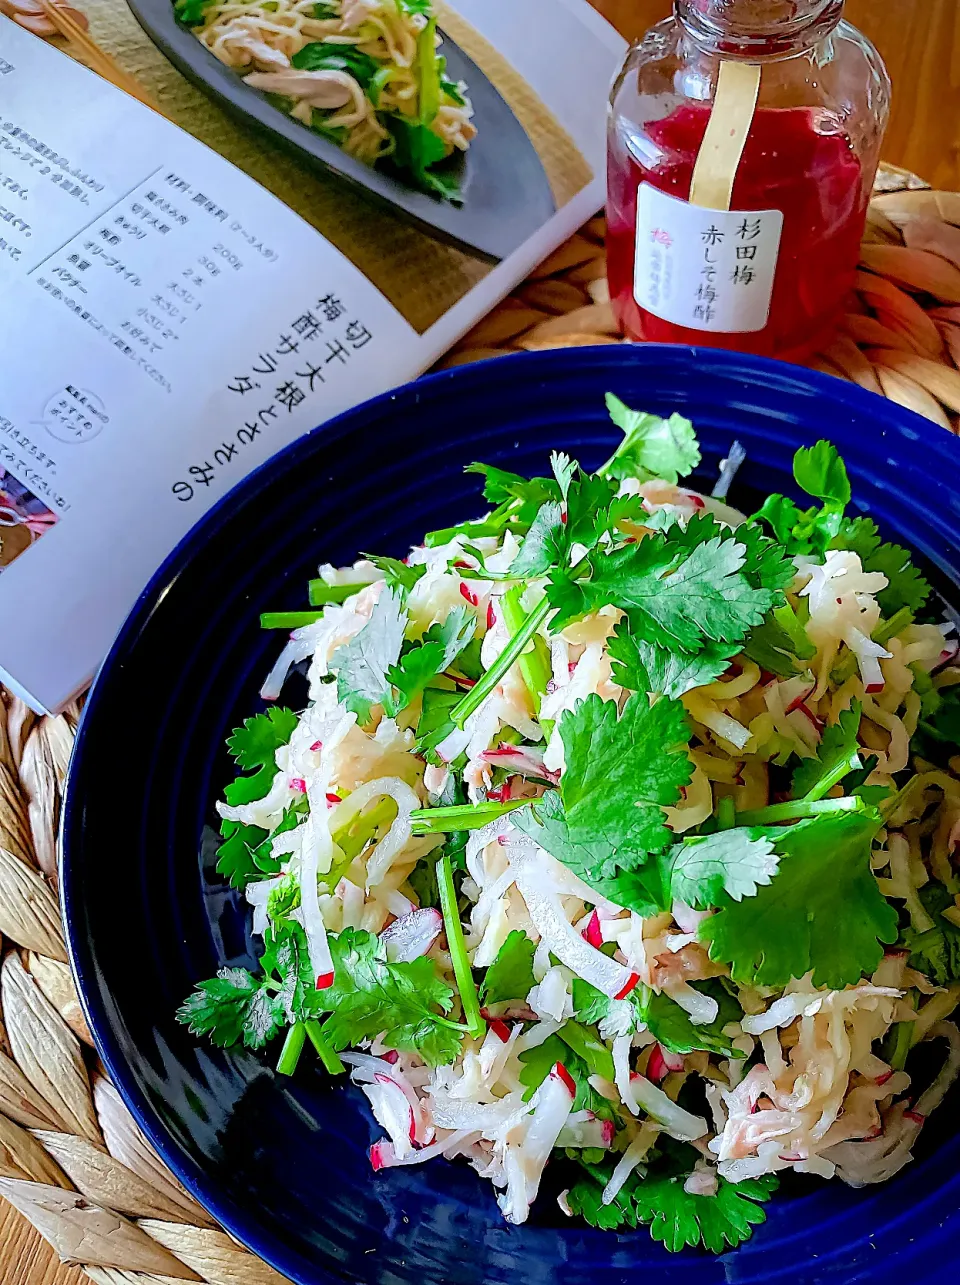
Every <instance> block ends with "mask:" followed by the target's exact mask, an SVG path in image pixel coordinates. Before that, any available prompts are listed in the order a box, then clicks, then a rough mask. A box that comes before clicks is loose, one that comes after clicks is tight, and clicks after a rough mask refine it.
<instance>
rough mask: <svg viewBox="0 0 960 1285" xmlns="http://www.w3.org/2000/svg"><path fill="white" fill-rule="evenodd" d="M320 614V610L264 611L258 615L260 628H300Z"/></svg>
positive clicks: (310, 623) (315, 619) (317, 617)
mask: <svg viewBox="0 0 960 1285" xmlns="http://www.w3.org/2000/svg"><path fill="white" fill-rule="evenodd" d="M322 615H323V612H322V611H265V612H263V614H262V615H261V616H260V628H261V629H300V628H301V627H302V626H303V625H312V624H314V623H315V622H316V621H318V620H319V619H320V617H321V616H322Z"/></svg>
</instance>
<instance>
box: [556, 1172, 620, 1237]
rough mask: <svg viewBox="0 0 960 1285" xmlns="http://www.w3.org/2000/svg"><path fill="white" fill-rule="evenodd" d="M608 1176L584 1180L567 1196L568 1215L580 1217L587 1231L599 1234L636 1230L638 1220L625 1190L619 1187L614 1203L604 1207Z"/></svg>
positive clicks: (584, 1178)
mask: <svg viewBox="0 0 960 1285" xmlns="http://www.w3.org/2000/svg"><path fill="white" fill-rule="evenodd" d="M608 1177H609V1174H604V1176H603V1178H602V1180H600V1181H597V1180H596V1179H594V1178H591V1177H583V1178H581V1179H579V1181H577V1182H575V1183H574V1184H573V1186H572V1187H571V1188H570V1190H569V1191H568V1192H567V1205H568V1207H569V1208H570V1211H571V1213H573V1214H576V1215H579V1216H580V1217H581V1218H582V1219H583V1221H584V1222H585V1223H587V1225H588V1226H590V1227H596V1228H597V1229H598V1230H600V1231H619V1230H620V1229H621V1228H623V1227H636V1225H637V1217H636V1212H635V1210H634V1207H633V1203H632V1201H631V1200H630V1198H629V1196H628V1194H627V1190H628V1187H629V1184H628V1185H627V1187H622V1188H621V1189H620V1191H619V1192H617V1194H616V1196H615V1197H614V1198H613V1200H612V1201H611V1202H610V1203H609V1204H607V1205H605V1204H604V1203H603V1199H602V1197H603V1188H604V1185H605V1183H606V1181H607V1178H608Z"/></svg>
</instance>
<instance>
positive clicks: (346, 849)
mask: <svg viewBox="0 0 960 1285" xmlns="http://www.w3.org/2000/svg"><path fill="white" fill-rule="evenodd" d="M396 815H397V805H396V803H394V801H393V799H381V801H380V802H379V803H378V804H377V805H376V807H373V808H371V809H370V811H369V812H361V813H360V815H359V816H356V817H354V818H353V820H352V821H351V822H350V824H349V825H348V826H345V827H343V828H342V829H340V830H334V831H333V834H332V836H331V837H332V839H333V841H334V843H335V844H336V845H337V847H338V848H339V849H340V850H341V852H342V853H343V857H342V858H341V860H340V861H335V862H334V864H333V865H332V866H331V867H330V869H329V870H328V871H327V873H326V874H322V875H321V876H320V882H321V883H322V884H323V885H324V887H326V888H331V889H332V888H335V887H336V886H337V884H338V883H339V882H340V880H341V878H342V877H343V875H345V874H346V873H347V871H348V870H349V868H350V866H351V865H352V864H353V861H354V858H356V857H358V856H359V855H360V853H361V852H362V851H363V849H364V848H365V847H366V845H367V843H368V841H369V840H370V839H372V838H373V836H374V835H375V834H376V833H377V831H378V830H379V829H380V827H381V826H383V825H390V824H391V823H392V822H393V819H394V817H395V816H396Z"/></svg>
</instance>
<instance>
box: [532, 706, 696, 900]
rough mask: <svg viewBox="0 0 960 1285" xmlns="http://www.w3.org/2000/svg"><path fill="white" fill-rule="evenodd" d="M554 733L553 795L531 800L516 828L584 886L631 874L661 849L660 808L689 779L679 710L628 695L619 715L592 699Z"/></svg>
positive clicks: (666, 837)
mask: <svg viewBox="0 0 960 1285" xmlns="http://www.w3.org/2000/svg"><path fill="white" fill-rule="evenodd" d="M560 736H561V738H562V740H563V746H564V754H565V763H566V766H565V769H564V772H563V775H562V777H561V778H560V789H559V791H553V792H551V793H549V794H547V795H546V796H545V797H544V798H543V799H541V800H540V801H539V802H538V803H536V804H535V805H534V807H533V809H532V813H533V816H532V817H530V816H528V815H527V812H526V809H522V810H521V811H518V812H516V813H514V814H513V818H514V821H515V823H516V824H517V825H518V826H519V827H520V828H521V829H523V830H524V831H525V833H527V834H531V835H532V836H533V837H534V838H536V840H537V842H538V843H540V844H541V846H542V847H545V848H546V849H547V851H548V852H551V853H552V855H553V856H555V857H556V858H557V859H558V860H559V861H562V862H563V863H564V864H565V865H568V866H570V868H571V869H572V870H574V871H575V873H576V874H578V875H579V876H580V877H581V878H582V879H585V880H586V881H587V882H588V883H592V882H593V881H595V880H598V879H601V880H603V879H611V878H612V877H614V876H615V875H616V873H617V870H618V868H622V869H625V870H633V869H636V867H637V866H639V865H642V864H643V862H644V861H645V859H646V858H647V856H648V855H649V854H650V853H652V852H657V851H660V850H661V849H663V848H665V847H666V846H667V844H668V843H669V842H670V831H669V830H668V829H667V827H666V824H665V822H664V815H663V809H664V808H665V807H672V806H674V805H675V804H676V803H677V801H678V800H679V798H680V791H681V789H682V788H683V787H684V786H685V785H687V784H688V783H689V781H690V774H691V767H690V760H689V758H688V756H687V753H686V743H687V741H688V739H689V727H688V725H687V721H686V715H685V713H684V710H683V706H682V705H681V704H680V703H679V702H678V701H671V700H659V701H657V702H656V704H655V705H653V706H651V705H650V703H649V701H648V699H647V697H646V695H644V694H635V695H633V696H631V697H630V698H629V699H628V700H627V703H626V704H625V705H624V707H623V712H622V714H621V715H620V717H619V718H618V717H617V706H616V703H615V702H614V701H604V700H601V699H600V697H599V696H598V695H596V694H593V695H590V696H588V697H587V699H586V700H584V701H579V702H578V703H577V704H576V705H575V706H574V707H573V709H572V710H566V711H565V712H564V714H563V717H562V718H561V720H560ZM537 825H539V826H540V827H542V829H541V830H538V829H536V828H535V827H537Z"/></svg>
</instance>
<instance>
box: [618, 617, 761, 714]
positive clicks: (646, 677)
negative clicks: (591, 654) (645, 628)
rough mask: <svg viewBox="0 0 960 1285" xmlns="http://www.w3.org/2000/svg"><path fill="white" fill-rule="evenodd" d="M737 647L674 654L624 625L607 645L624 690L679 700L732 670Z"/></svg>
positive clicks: (705, 647)
mask: <svg viewBox="0 0 960 1285" xmlns="http://www.w3.org/2000/svg"><path fill="white" fill-rule="evenodd" d="M737 650H738V649H737V647H736V645H733V646H731V645H730V644H729V643H714V642H707V643H704V645H703V648H702V649H701V650H700V651H698V652H694V653H692V654H691V653H689V652H677V651H671V650H670V649H669V648H667V647H661V646H660V645H659V644H658V643H654V642H647V640H646V639H645V638H636V637H635V636H634V635H633V634H632V633H631V632H630V629H629V626H628V625H627V624H625V623H624V622H623V621H621V622H620V624H619V625H617V627H616V629H615V630H614V631H613V636H612V638H611V639H610V641H609V642H608V644H607V655H608V656H609V657H610V660H611V662H612V664H611V677H612V678H613V681H614V682H615V683H617V684H619V686H620V687H626V688H628V689H629V690H630V691H634V692H648V693H650V694H651V695H658V696H671V697H673V698H674V699H679V697H681V696H682V695H683V694H684V693H685V692H688V691H690V690H691V689H692V688H694V687H703V686H704V685H705V684H706V683H712V682H714V681H715V680H716V679H717V678H719V677H720V675H721V674H723V673H725V672H726V670H727V669H728V668H729V665H730V661H731V660H732V659H733V657H734V656H735V655H736V654H737Z"/></svg>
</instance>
